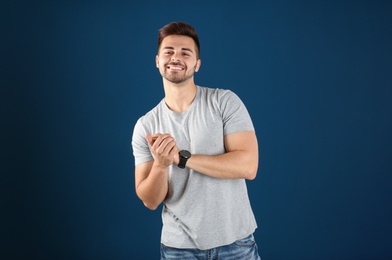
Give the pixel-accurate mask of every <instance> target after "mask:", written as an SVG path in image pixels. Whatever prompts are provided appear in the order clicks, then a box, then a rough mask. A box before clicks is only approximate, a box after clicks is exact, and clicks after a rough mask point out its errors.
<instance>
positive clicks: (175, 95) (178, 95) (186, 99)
mask: <svg viewBox="0 0 392 260" xmlns="http://www.w3.org/2000/svg"><path fill="white" fill-rule="evenodd" d="M164 89H165V102H166V105H167V106H168V107H169V108H170V110H172V111H174V112H178V113H181V112H184V111H185V110H187V109H188V108H189V107H190V106H191V105H192V102H193V100H194V99H195V96H196V92H197V87H196V85H195V83H194V82H193V81H190V82H187V83H185V84H174V83H171V82H164Z"/></svg>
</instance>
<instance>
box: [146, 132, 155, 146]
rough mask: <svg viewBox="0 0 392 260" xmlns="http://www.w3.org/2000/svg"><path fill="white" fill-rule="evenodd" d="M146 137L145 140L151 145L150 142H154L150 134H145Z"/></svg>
mask: <svg viewBox="0 0 392 260" xmlns="http://www.w3.org/2000/svg"><path fill="white" fill-rule="evenodd" d="M146 139H147V142H148V143H149V144H150V145H152V144H153V143H154V141H153V139H152V136H151V135H150V134H146Z"/></svg>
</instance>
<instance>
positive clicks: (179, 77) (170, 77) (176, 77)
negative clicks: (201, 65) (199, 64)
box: [161, 62, 196, 84]
mask: <svg viewBox="0 0 392 260" xmlns="http://www.w3.org/2000/svg"><path fill="white" fill-rule="evenodd" d="M170 65H174V66H176V65H181V66H182V67H183V68H184V70H183V71H179V72H171V71H169V69H168V68H167V67H168V66H170ZM195 69H196V65H195V67H194V68H193V70H190V71H188V67H187V66H186V65H183V64H180V63H173V62H172V63H168V64H166V65H165V67H164V71H163V72H162V73H161V74H162V77H163V78H164V79H166V80H167V81H169V82H171V83H175V84H180V83H183V82H186V81H187V80H189V79H190V78H192V77H193V75H194V74H195ZM183 72H185V73H183Z"/></svg>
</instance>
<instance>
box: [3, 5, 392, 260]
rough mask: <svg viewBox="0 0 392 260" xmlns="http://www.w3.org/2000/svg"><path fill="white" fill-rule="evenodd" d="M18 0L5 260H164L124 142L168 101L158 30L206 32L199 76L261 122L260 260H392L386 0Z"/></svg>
mask: <svg viewBox="0 0 392 260" xmlns="http://www.w3.org/2000/svg"><path fill="white" fill-rule="evenodd" d="M9 2H10V3H8V4H5V3H3V4H1V5H2V6H1V8H0V9H1V18H0V19H1V25H2V30H1V35H2V37H1V42H0V46H1V81H0V84H1V93H0V95H1V100H0V101H1V111H2V117H1V129H2V134H1V137H0V138H1V139H0V140H1V148H2V149H1V151H2V152H1V168H0V169H1V185H2V187H1V193H2V198H1V230H0V231H1V232H0V236H1V240H2V241H3V242H2V244H1V250H0V258H2V259H157V258H158V257H159V237H160V227H161V218H160V211H159V210H158V211H153V212H152V211H149V210H148V209H146V208H145V207H144V206H143V205H142V203H141V202H140V201H139V200H138V199H137V197H136V194H135V192H134V176H133V175H134V173H133V157H132V152H131V148H130V139H131V134H132V130H133V126H134V124H135V122H136V120H137V119H138V118H139V117H140V116H141V115H143V114H144V113H146V112H147V111H148V110H149V109H151V108H152V107H153V106H155V104H157V103H158V102H159V101H160V100H161V98H162V97H163V89H162V82H161V78H160V75H159V73H158V71H157V69H156V68H155V62H154V59H155V54H156V36H157V31H158V29H159V28H160V27H161V26H163V25H164V24H166V23H169V22H171V21H185V22H189V23H191V24H192V25H194V26H195V27H196V29H197V30H198V32H199V35H200V40H201V44H202V47H201V55H202V67H201V70H200V72H199V73H198V74H197V75H196V82H197V83H198V84H199V85H203V86H208V87H219V88H229V89H232V90H233V91H234V92H236V93H237V94H238V95H239V96H240V97H241V98H242V99H243V101H244V102H245V104H246V105H247V107H248V109H249V111H250V113H251V115H252V118H253V121H254V124H255V127H256V130H257V134H258V137H259V142H260V155H261V156H260V171H259V175H258V177H257V178H256V180H254V181H252V182H249V183H248V188H249V194H250V196H251V200H252V204H253V208H254V212H255V215H256V218H257V220H258V223H259V229H258V230H257V232H256V234H255V235H256V238H257V240H258V243H259V247H260V253H261V255H262V256H263V257H264V259H270V260H272V259H391V258H392V247H391V245H392V235H391V232H392V225H391V219H392V209H391V197H392V191H391V190H392V189H391V186H392V185H391V182H392V177H391V174H392V171H391V155H392V153H391V147H392V143H391V137H390V135H391V132H392V117H391V111H392V106H391V101H392V98H391V97H392V95H391V94H392V93H391V92H392V91H391V87H392V76H391V75H392V50H391V49H392V48H391V46H392V15H391V14H392V2H391V1H259V2H258V3H254V2H252V1H246V0H245V1H238V3H235V2H236V1H221V2H219V3H218V2H214V3H212V2H213V1H195V0H190V1H187V2H178V1H177V2H176V1H169V2H167V1H149V0H146V1H136V2H134V3H130V1H74V2H73V1H46V2H45V1H28V2H27V1H26V2H23V1H9ZM207 2H209V3H207ZM255 2H256V1H255Z"/></svg>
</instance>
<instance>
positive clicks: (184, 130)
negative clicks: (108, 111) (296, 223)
mask: <svg viewBox="0 0 392 260" xmlns="http://www.w3.org/2000/svg"><path fill="white" fill-rule="evenodd" d="M155 62H156V66H157V68H158V69H159V72H160V73H161V75H162V79H163V87H164V91H165V98H164V99H163V100H162V101H161V102H160V103H159V104H158V105H157V106H156V107H155V108H154V109H152V110H151V111H150V112H148V113H147V114H146V115H145V116H143V117H141V118H140V119H139V120H138V121H137V123H136V125H135V129H134V132H133V137H132V147H133V152H134V156H135V165H136V166H135V185H136V193H137V195H138V197H139V198H140V199H141V200H142V201H143V203H144V205H145V206H146V207H147V208H149V209H151V210H155V209H156V208H157V207H158V206H159V205H160V204H161V203H162V202H163V203H164V205H163V210H162V220H163V228H162V235H161V259H195V258H197V259H246V260H251V259H260V257H259V255H258V252H257V245H256V243H255V240H254V237H253V232H254V231H255V229H256V227H257V224H256V221H255V218H254V215H253V212H252V209H251V206H250V202H249V198H248V194H247V188H246V182H245V179H247V180H253V179H254V178H255V177H256V173H257V168H258V145H257V138H256V135H255V132H254V128H253V124H252V121H251V118H250V116H249V114H248V112H247V110H246V108H245V106H244V104H243V103H242V102H241V100H240V99H239V98H238V96H236V95H235V94H234V93H233V92H231V91H229V90H223V89H211V88H205V87H200V86H197V85H196V84H195V82H194V73H195V72H197V71H198V70H199V69H200V65H201V60H200V44H199V39H198V35H197V33H196V32H195V30H194V28H193V27H192V26H190V25H188V24H186V23H178V22H174V23H171V24H168V25H166V26H164V27H163V28H162V29H160V31H159V35H158V54H157V55H156V60H155Z"/></svg>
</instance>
